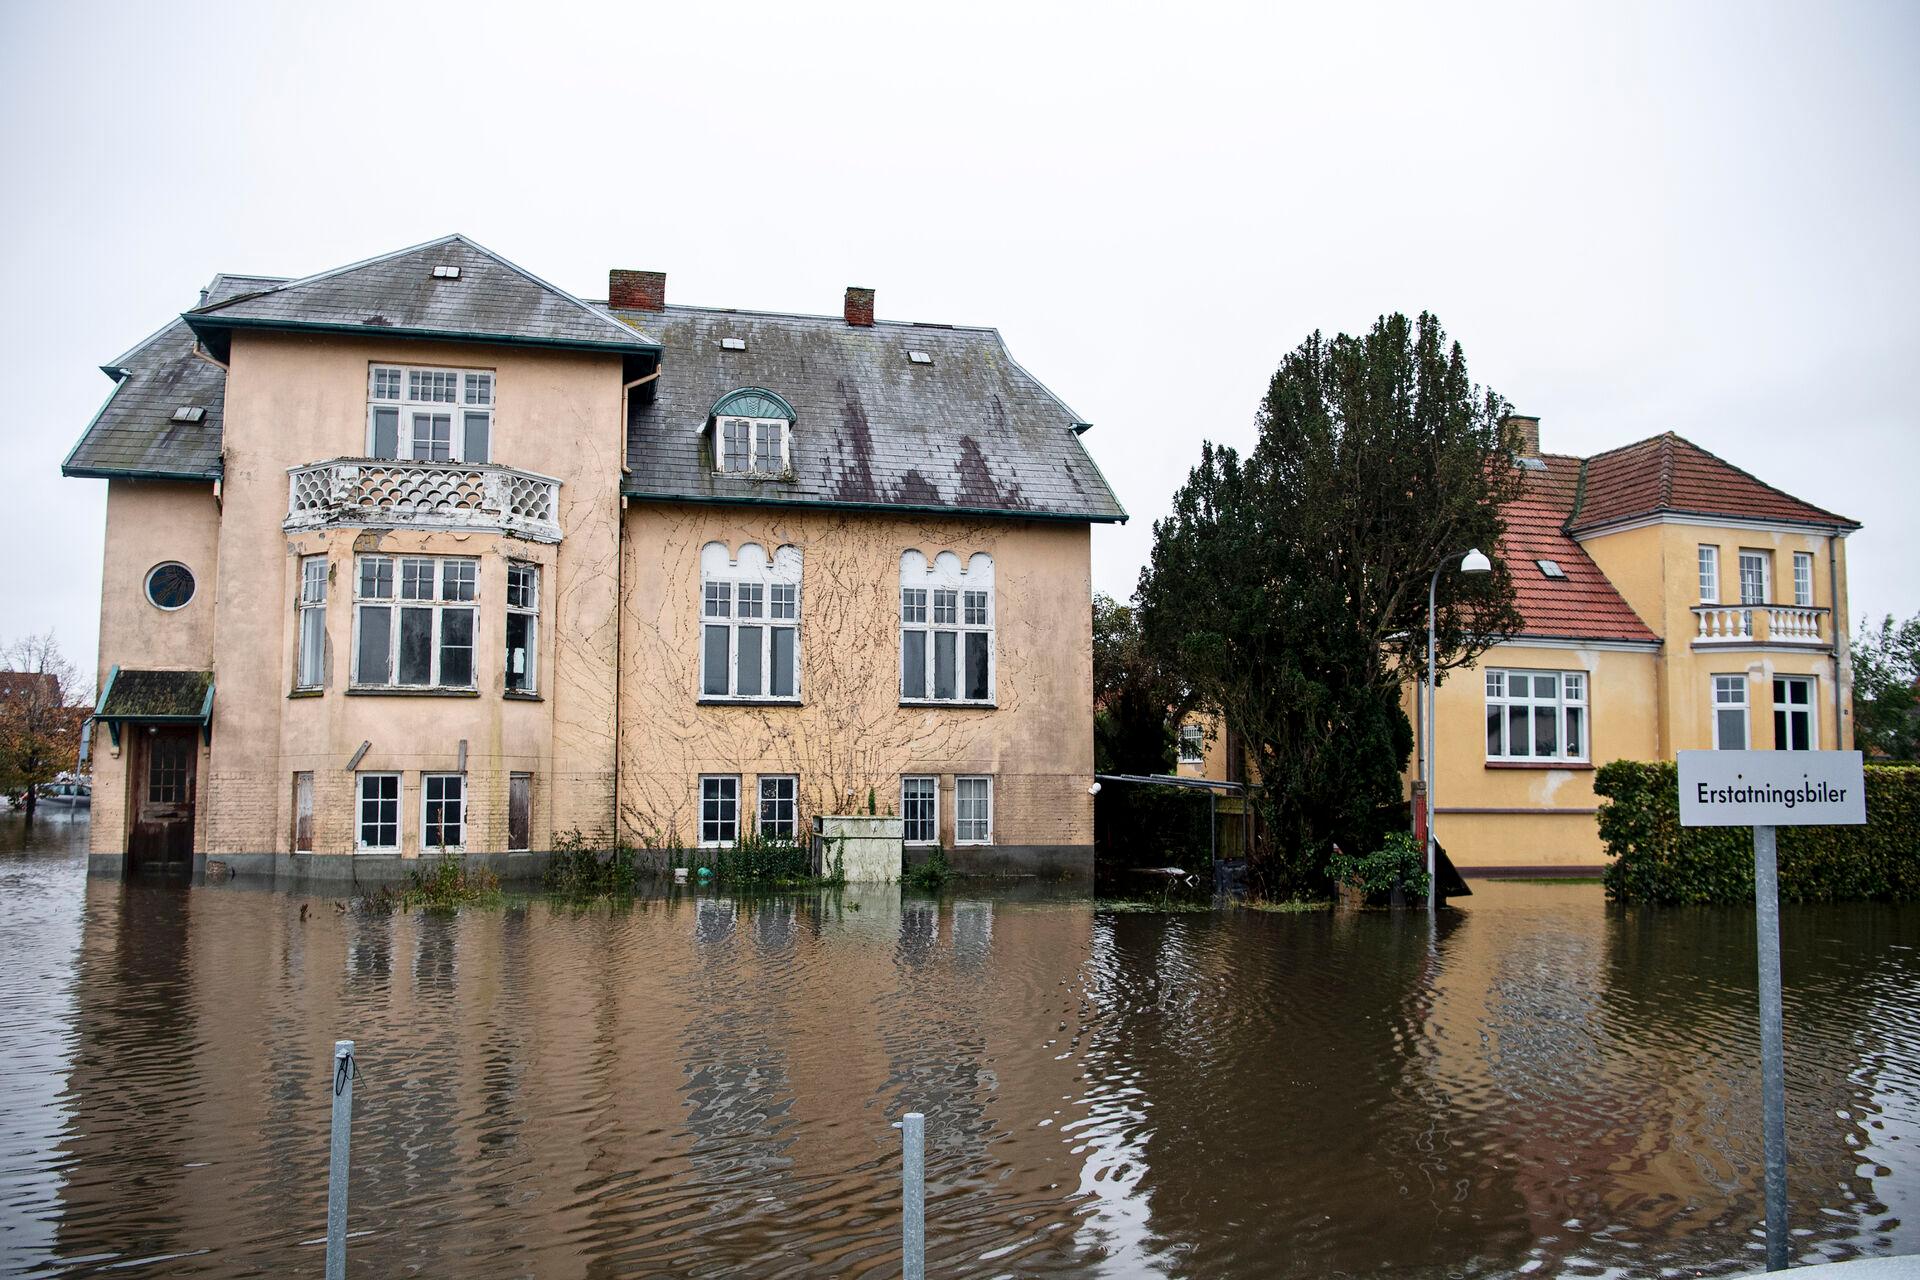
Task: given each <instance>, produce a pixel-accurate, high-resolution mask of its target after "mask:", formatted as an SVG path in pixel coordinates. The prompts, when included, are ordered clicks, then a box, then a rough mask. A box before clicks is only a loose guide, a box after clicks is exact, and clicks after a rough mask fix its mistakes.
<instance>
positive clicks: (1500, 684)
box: [1483, 667, 1593, 764]
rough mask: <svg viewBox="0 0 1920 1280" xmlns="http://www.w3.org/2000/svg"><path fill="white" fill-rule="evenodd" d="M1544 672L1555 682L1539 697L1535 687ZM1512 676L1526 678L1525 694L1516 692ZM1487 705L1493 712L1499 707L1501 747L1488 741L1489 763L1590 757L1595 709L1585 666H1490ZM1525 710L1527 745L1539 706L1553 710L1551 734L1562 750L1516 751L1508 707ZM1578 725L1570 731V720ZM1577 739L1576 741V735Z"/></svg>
mask: <svg viewBox="0 0 1920 1280" xmlns="http://www.w3.org/2000/svg"><path fill="white" fill-rule="evenodd" d="M1542 676H1551V677H1553V681H1554V696H1553V697H1552V698H1543V697H1541V696H1540V695H1539V693H1538V692H1537V690H1536V689H1535V687H1534V686H1535V682H1536V681H1537V680H1538V679H1539V678H1540V677H1542ZM1516 678H1522V679H1524V680H1525V681H1526V684H1527V690H1526V692H1525V693H1516V692H1514V683H1515V680H1516ZM1483 688H1484V692H1485V705H1486V709H1487V710H1488V711H1489V712H1491V711H1492V710H1493V709H1494V708H1495V707H1498V708H1500V750H1499V751H1498V752H1496V751H1495V750H1494V749H1493V744H1492V743H1491V742H1489V743H1488V744H1487V760H1488V762H1489V763H1492V764H1545V763H1561V764H1584V763H1587V761H1588V760H1589V758H1590V755H1591V752H1592V740H1593V709H1592V703H1591V701H1590V699H1591V697H1592V693H1591V688H1592V685H1591V681H1590V680H1589V679H1588V676H1587V673H1586V672H1585V671H1544V670H1541V669H1539V668H1536V667H1490V668H1488V669H1487V671H1486V679H1485V682H1484V685H1483ZM1513 707H1524V708H1526V709H1527V714H1526V716H1525V718H1524V719H1525V723H1526V726H1527V745H1528V747H1529V748H1531V747H1532V746H1533V740H1534V725H1535V723H1536V718H1537V716H1538V713H1539V712H1540V711H1542V710H1550V711H1552V712H1553V721H1554V739H1555V741H1556V742H1557V743H1558V744H1559V747H1560V750H1559V751H1558V752H1557V753H1556V754H1554V755H1541V754H1539V753H1537V752H1533V751H1531V750H1530V751H1529V752H1528V753H1526V754H1515V753H1514V750H1513V741H1512V738H1511V734H1512V726H1513V718H1512V715H1511V714H1510V711H1509V708H1513ZM1570 723H1572V724H1577V726H1578V727H1577V729H1575V730H1574V731H1572V732H1569V730H1568V725H1569V724H1570ZM1575 738H1578V739H1579V741H1578V742H1575V741H1574V739H1575Z"/></svg>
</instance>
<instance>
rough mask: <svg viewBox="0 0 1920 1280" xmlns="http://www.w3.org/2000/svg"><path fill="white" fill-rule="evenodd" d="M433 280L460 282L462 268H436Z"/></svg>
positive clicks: (443, 266)
mask: <svg viewBox="0 0 1920 1280" xmlns="http://www.w3.org/2000/svg"><path fill="white" fill-rule="evenodd" d="M433 278H434V279H435V280H458V279H459V278H460V268H458V267H454V266H445V265H442V266H438V267H435V268H434V269H433Z"/></svg>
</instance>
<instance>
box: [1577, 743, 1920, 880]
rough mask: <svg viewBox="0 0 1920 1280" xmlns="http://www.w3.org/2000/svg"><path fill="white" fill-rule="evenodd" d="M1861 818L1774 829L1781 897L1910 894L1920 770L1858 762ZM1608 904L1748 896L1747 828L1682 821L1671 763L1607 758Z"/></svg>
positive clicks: (1603, 772) (1919, 871)
mask: <svg viewBox="0 0 1920 1280" xmlns="http://www.w3.org/2000/svg"><path fill="white" fill-rule="evenodd" d="M1866 784H1867V788H1866V789H1867V825H1866V826H1864V827H1781V828H1779V843H1778V850H1779V858H1780V898H1781V901H1783V902H1845V901H1860V900H1872V899H1881V900H1891V901H1902V900H1908V899H1916V898H1920V769H1916V768H1911V767H1901V766H1897V765H1872V764H1870V765H1868V766H1867V767H1866ZM1593 789H1594V790H1595V791H1596V792H1598V793H1599V794H1600V795H1602V796H1604V797H1606V800H1607V803H1605V804H1603V805H1601V806H1600V839H1601V840H1602V841H1604V842H1605V843H1606V846H1607V854H1608V856H1609V857H1611V858H1612V861H1611V862H1610V863H1608V865H1607V870H1606V886H1607V897H1608V898H1609V899H1611V900H1612V901H1615V902H1635V903H1673V904H1693V903H1721V904H1728V905H1732V904H1738V903H1751V902H1752V901H1753V828H1751V827H1682V826H1681V825H1680V768H1679V766H1678V765H1677V764H1673V763H1667V762H1662V763H1653V764H1648V763H1642V762H1640V761H1636V760H1616V761H1614V762H1613V763H1612V764H1609V765H1605V766H1603V767H1602V768H1601V769H1600V771H1599V772H1598V773H1597V774H1595V775H1594V783H1593Z"/></svg>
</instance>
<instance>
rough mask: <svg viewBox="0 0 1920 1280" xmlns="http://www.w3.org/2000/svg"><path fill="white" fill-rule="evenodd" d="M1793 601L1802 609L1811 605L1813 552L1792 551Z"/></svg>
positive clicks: (1809, 607)
mask: <svg viewBox="0 0 1920 1280" xmlns="http://www.w3.org/2000/svg"><path fill="white" fill-rule="evenodd" d="M1793 602H1794V604H1796V605H1798V606H1799V607H1800V608H1802V609H1811V608H1812V607H1813V552H1811V551H1796V552H1794V553H1793Z"/></svg>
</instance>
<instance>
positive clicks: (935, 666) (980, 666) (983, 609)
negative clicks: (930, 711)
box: [900, 586, 993, 702]
mask: <svg viewBox="0 0 1920 1280" xmlns="http://www.w3.org/2000/svg"><path fill="white" fill-rule="evenodd" d="M900 697H901V698H902V700H904V701H908V702H917V701H938V702H991V701H992V700H993V592H991V591H987V590H976V589H973V588H958V587H940V586H928V587H918V586H902V587H901V588H900Z"/></svg>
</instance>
